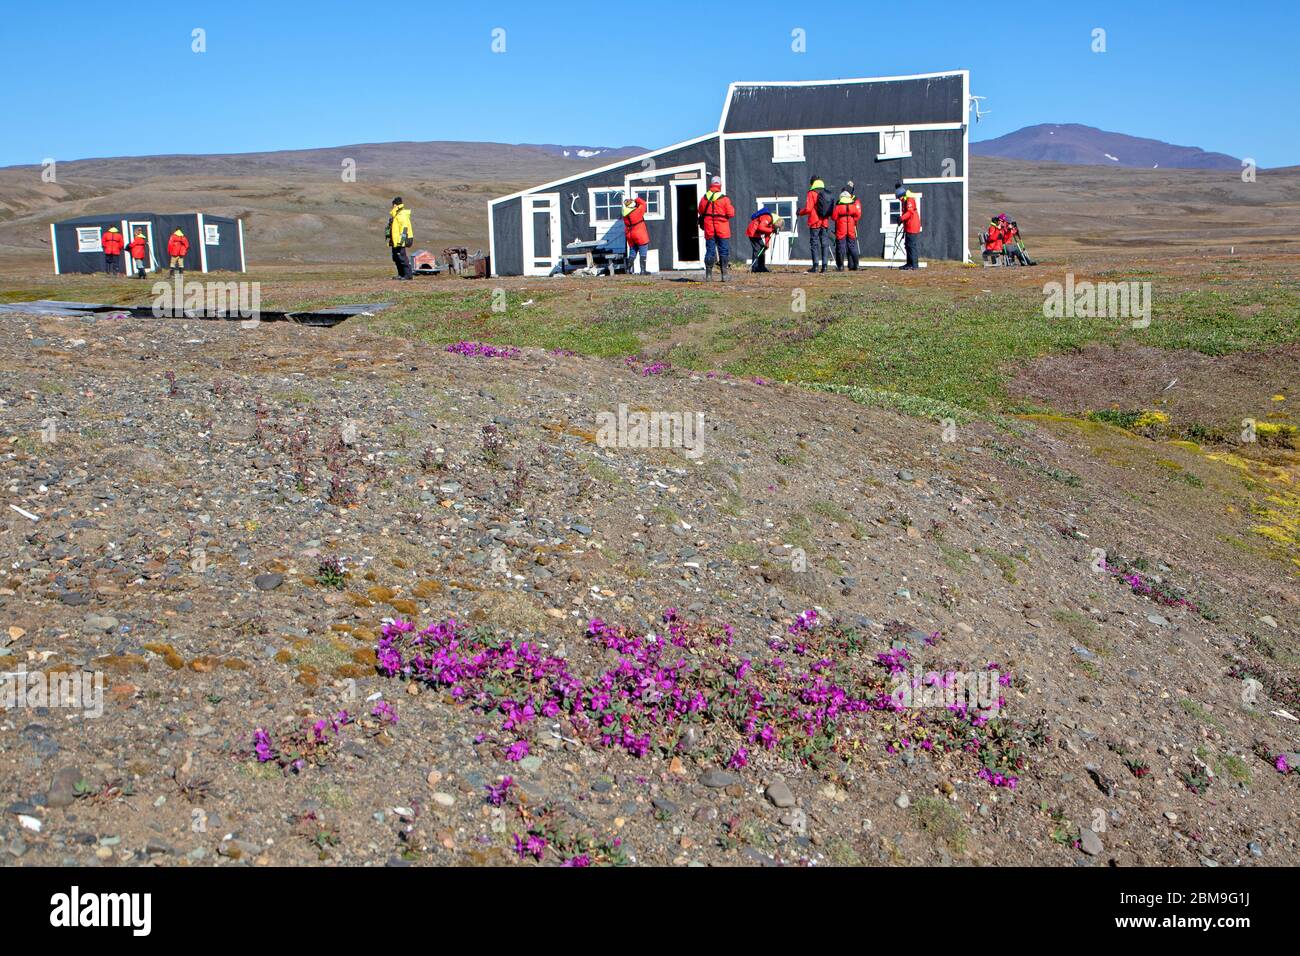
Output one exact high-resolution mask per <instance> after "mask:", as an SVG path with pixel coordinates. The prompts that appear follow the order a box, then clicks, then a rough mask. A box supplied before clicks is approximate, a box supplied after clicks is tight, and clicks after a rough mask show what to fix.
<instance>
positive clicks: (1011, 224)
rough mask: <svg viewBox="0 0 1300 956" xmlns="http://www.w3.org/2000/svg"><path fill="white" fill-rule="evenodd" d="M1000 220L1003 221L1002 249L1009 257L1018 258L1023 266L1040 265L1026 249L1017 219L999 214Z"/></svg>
mask: <svg viewBox="0 0 1300 956" xmlns="http://www.w3.org/2000/svg"><path fill="white" fill-rule="evenodd" d="M998 221H999V222H1001V223H1002V251H1003V252H1004V253H1006V255H1007V258H1009V259H1014V260H1016V261H1017V262H1019V263H1020V264H1021V265H1022V266H1036V265H1038V263H1037V262H1035V261H1034V260H1033V259H1031V258H1029V253H1028V252H1026V251H1025V244H1024V242H1023V241H1022V240H1021V238H1020V226H1018V225H1017V224H1016V221H1015V220H1014V219H1008V218H1007V217H1006V216H1005V215H1003V216H998Z"/></svg>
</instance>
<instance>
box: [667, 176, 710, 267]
mask: <svg viewBox="0 0 1300 956" xmlns="http://www.w3.org/2000/svg"><path fill="white" fill-rule="evenodd" d="M668 189H669V192H671V193H672V206H673V268H674V269H703V268H704V230H703V229H701V228H700V200H701V199H703V198H704V180H703V179H670V180H668Z"/></svg>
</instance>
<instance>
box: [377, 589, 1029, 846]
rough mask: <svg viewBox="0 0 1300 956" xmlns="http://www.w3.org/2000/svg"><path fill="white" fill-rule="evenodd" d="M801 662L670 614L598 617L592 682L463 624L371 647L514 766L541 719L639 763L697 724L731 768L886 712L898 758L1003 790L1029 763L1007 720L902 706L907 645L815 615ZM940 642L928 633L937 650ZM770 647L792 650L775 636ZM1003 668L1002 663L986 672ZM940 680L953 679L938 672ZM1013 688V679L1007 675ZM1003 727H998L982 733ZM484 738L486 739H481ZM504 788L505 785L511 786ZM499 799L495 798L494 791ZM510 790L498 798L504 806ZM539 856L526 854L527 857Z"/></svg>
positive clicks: (844, 738)
mask: <svg viewBox="0 0 1300 956" xmlns="http://www.w3.org/2000/svg"><path fill="white" fill-rule="evenodd" d="M788 630H789V631H790V633H791V635H793V636H794V637H795V640H794V641H793V642H792V647H791V648H790V649H791V650H793V651H794V654H795V657H794V658H793V659H792V660H785V659H783V658H782V657H780V656H777V655H776V654H774V655H773V656H772V657H770V658H768V659H765V660H755V659H752V658H749V657H739V656H738V655H735V654H734V653H733V652H731V650H730V647H731V644H732V641H733V638H734V632H733V630H732V628H731V626H730V625H726V624H718V623H713V622H707V621H686V620H684V619H682V618H681V617H680V616H679V615H678V613H677V611H676V609H673V608H670V609H668V610H667V611H665V612H664V615H663V627H662V628H660V629H659V630H658V632H657V633H650V634H642V633H639V632H637V631H632V630H629V629H627V628H624V627H621V626H618V625H614V624H610V623H608V622H606V621H604V620H601V619H600V618H594V619H592V620H591V621H589V622H588V624H587V629H586V634H587V637H588V638H589V639H590V640H591V641H593V642H594V643H595V644H596V645H598V646H599V647H600V648H601V649H602V650H604V651H605V652H607V653H608V654H609V655H611V656H612V658H613V661H612V662H610V663H606V664H605V665H603V667H602V669H600V670H598V671H597V672H596V673H595V675H594V676H592V677H590V678H586V679H584V678H580V677H579V676H576V675H575V674H574V673H572V672H571V671H570V670H569V663H568V662H567V661H566V660H564V659H560V658H557V657H553V656H550V655H546V654H543V653H542V652H541V651H540V650H539V649H538V647H537V646H536V645H533V644H529V643H526V642H521V643H518V644H516V643H514V642H512V641H509V640H500V639H497V638H496V637H495V636H494V635H492V634H491V633H490V632H488V631H486V630H485V629H484V630H480V629H467V628H465V627H463V626H462V625H460V624H458V623H457V621H455V620H454V619H449V620H447V621H443V622H440V623H434V624H430V625H429V626H428V627H425V628H424V629H423V630H420V631H417V630H416V628H415V625H414V624H412V623H410V622H408V621H403V620H396V621H391V622H388V623H386V624H385V625H384V626H383V629H382V635H381V637H380V638H379V642H378V645H377V646H376V658H377V662H378V668H379V670H380V672H381V673H383V674H385V675H388V676H401V677H405V678H406V679H409V680H418V681H421V682H423V683H427V684H429V685H431V686H434V687H438V688H442V689H444V690H446V691H447V692H449V693H450V695H451V696H452V698H453V699H455V700H458V701H461V702H464V703H466V704H469V705H470V706H472V707H475V708H476V709H478V710H481V711H483V712H484V713H489V714H493V715H495V716H496V717H497V718H498V719H499V721H500V723H499V729H500V731H501V732H502V733H503V734H505V735H506V737H505V739H504V740H499V741H498V744H499V745H500V746H501V747H502V750H501V751H500V752H501V753H502V755H503V756H504V758H505V759H506V760H508V761H512V762H513V761H519V760H522V759H524V758H525V757H527V756H528V755H529V753H531V751H532V743H531V742H530V741H531V740H533V739H535V734H536V728H537V722H538V720H539V718H544V719H546V720H547V721H551V722H555V721H564V722H566V723H567V728H566V732H567V733H571V734H573V735H574V736H576V737H578V738H580V739H582V740H584V741H586V742H588V743H590V744H594V745H600V746H605V747H615V748H618V749H621V750H623V751H625V752H626V753H628V754H630V755H631V756H634V757H642V756H645V755H646V754H648V753H649V752H650V751H651V750H656V751H658V752H660V753H664V754H668V753H672V752H673V751H674V750H675V749H676V748H677V746H678V744H679V741H680V740H681V738H682V737H683V735H684V734H685V733H686V731H687V729H688V728H689V727H691V726H692V725H697V724H707V725H711V726H712V727H714V728H717V730H718V732H719V733H720V734H721V735H722V738H721V739H722V742H723V745H724V746H729V749H730V754H731V756H730V757H729V758H725V759H726V762H727V765H728V766H730V767H732V768H733V769H739V768H742V767H745V766H747V765H748V764H749V763H750V761H751V760H752V759H753V757H754V753H755V752H757V753H759V754H764V753H774V754H779V755H780V756H781V757H782V758H784V759H794V760H801V761H806V760H808V759H809V758H810V757H811V756H812V754H813V753H814V752H815V751H816V750H818V749H830V750H837V749H840V750H841V752H844V753H847V752H849V751H848V750H847V749H842V748H847V747H848V746H850V745H849V743H848V742H849V741H855V742H854V743H853V744H852V746H853V747H857V746H860V745H861V739H860V738H858V737H856V736H855V735H857V734H859V733H860V732H861V731H860V729H859V728H858V727H857V725H856V723H855V722H854V721H852V720H850V719H849V718H851V717H853V716H855V715H865V714H867V713H870V712H874V711H881V712H887V713H889V714H890V715H891V718H892V719H893V724H892V726H893V728H894V730H895V732H896V733H897V736H896V737H895V738H894V740H893V741H892V742H891V743H890V744H889V745H888V747H887V749H888V750H889V751H890V752H891V753H896V752H898V751H900V750H907V749H910V748H912V747H917V748H920V749H923V750H937V751H940V752H944V753H954V752H955V753H961V752H965V753H967V754H970V755H971V756H973V757H977V758H978V759H979V760H980V761H981V764H982V766H983V767H984V768H985V769H987V771H988V773H987V774H983V773H982V774H980V776H981V777H983V778H984V779H986V780H988V781H989V782H990V783H992V784H993V785H994V786H1008V787H1014V786H1015V782H1016V780H1017V779H1018V778H1016V777H1015V776H1013V775H1012V774H1013V772H1015V771H1018V770H1020V769H1022V767H1023V755H1022V754H1021V753H1020V752H1019V751H1018V750H1017V751H1015V752H1011V751H1009V750H1008V749H1007V747H1008V745H1007V743H1006V739H1007V737H1008V734H1007V733H1006V732H1005V730H1004V725H1003V723H1001V718H1000V717H999V716H997V714H998V713H1000V708H1001V705H1002V704H1003V701H1001V700H999V702H998V703H999V711H998V712H993V713H992V714H991V713H990V712H985V711H981V710H979V709H977V708H970V707H969V706H968V705H967V704H966V703H965V702H958V703H956V704H954V705H951V706H949V707H948V708H946V709H943V708H907V707H905V706H904V705H903V703H902V702H901V700H900V699H899V698H897V697H895V696H894V695H893V694H891V691H890V687H891V684H892V683H894V682H895V681H896V679H897V675H899V674H901V673H904V672H906V671H907V670H909V668H911V667H913V666H916V664H917V662H915V661H913V659H912V657H911V655H910V654H909V653H908V651H907V650H906V649H905V648H893V649H890V650H887V651H885V652H883V653H880V654H877V655H875V656H870V655H864V654H861V653H860V652H859V651H860V636H857V635H854V634H853V633H852V632H846V631H843V630H841V629H840V627H839V626H838V625H837V624H835V623H834V622H828V623H823V622H822V621H821V620H820V619H819V617H818V615H817V612H816V611H814V610H812V609H809V610H806V611H803V612H801V613H800V614H799V615H798V616H797V618H796V620H795V623H794V624H792V625H790V627H789V628H788ZM934 639H937V635H931V640H928V641H927V642H926V643H927V644H931V643H933V640H934ZM769 646H770V647H771V649H772V650H773V651H774V652H781V651H783V650H785V649H786V648H785V641H784V640H782V639H774V640H773V642H772V643H771V644H770V645H769ZM990 666H991V667H994V666H996V665H990ZM932 673H934V674H935V675H937V676H936V677H935V678H934V679H935V680H937V681H940V682H942V681H943V680H945V679H947V676H946V675H955V671H953V672H949V671H946V670H945V671H936V672H932ZM999 679H1000V682H1001V683H1002V684H1003V686H1006V685H1007V684H1008V682H1009V680H1010V678H1009V676H1007V675H1002V674H999ZM994 720H997V721H999V723H997V724H996V725H994V726H993V727H991V728H986V725H987V724H989V723H990V722H991V721H994ZM480 739H484V738H480ZM507 789H508V788H507ZM492 792H493V793H495V792H496V791H492ZM504 792H505V791H504V790H502V791H501V795H502V799H504ZM529 852H530V853H531V851H529Z"/></svg>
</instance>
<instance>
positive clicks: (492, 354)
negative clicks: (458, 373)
mask: <svg viewBox="0 0 1300 956" xmlns="http://www.w3.org/2000/svg"><path fill="white" fill-rule="evenodd" d="M447 351H448V352H455V353H456V354H457V355H466V356H470V357H473V358H518V356H519V349H517V348H515V347H514V346H513V345H489V344H488V343H487V342H470V341H461V342H453V343H452V344H451V345H448V346H447Z"/></svg>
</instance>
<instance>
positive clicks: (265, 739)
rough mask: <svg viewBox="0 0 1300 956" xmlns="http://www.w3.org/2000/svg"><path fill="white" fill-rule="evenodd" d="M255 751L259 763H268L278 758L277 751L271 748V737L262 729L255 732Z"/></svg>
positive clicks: (259, 728)
mask: <svg viewBox="0 0 1300 956" xmlns="http://www.w3.org/2000/svg"><path fill="white" fill-rule="evenodd" d="M253 750H254V751H255V752H256V754H257V761H258V763H266V762H267V761H268V760H274V759H275V758H276V750H275V748H274V747H272V746H271V735H270V734H268V733H267V732H266V731H265V730H263V729H262V728H261V727H258V728H257V729H256V730H254V731H253Z"/></svg>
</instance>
